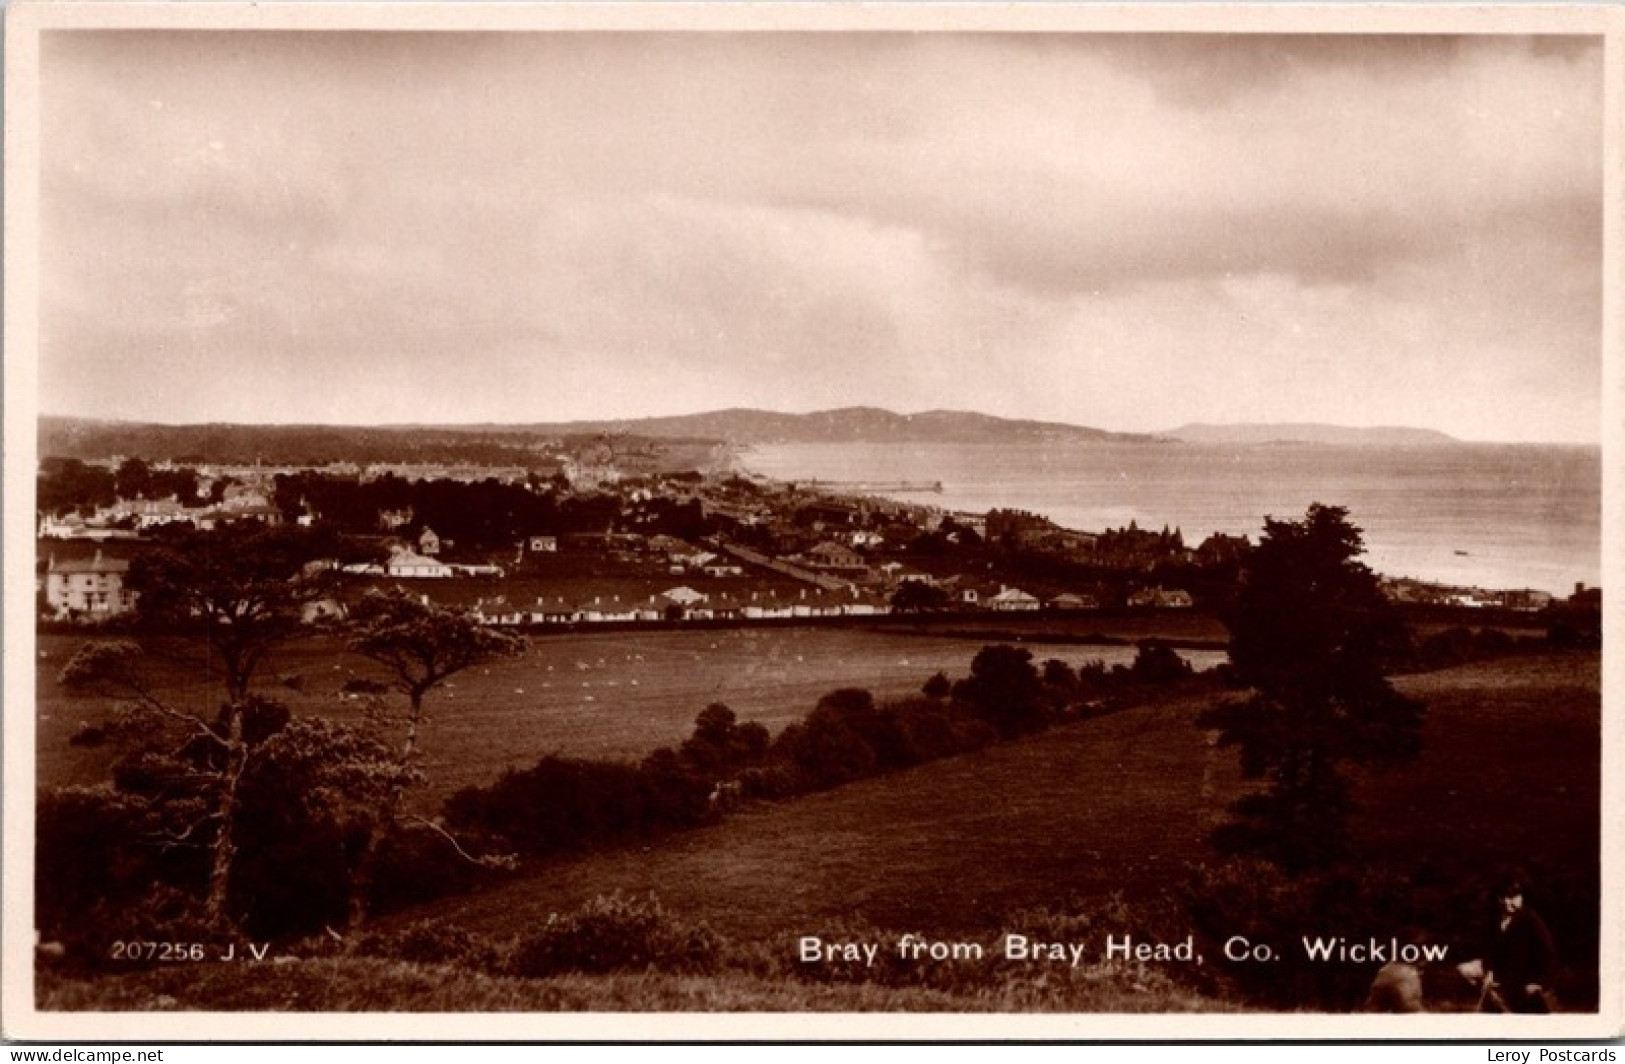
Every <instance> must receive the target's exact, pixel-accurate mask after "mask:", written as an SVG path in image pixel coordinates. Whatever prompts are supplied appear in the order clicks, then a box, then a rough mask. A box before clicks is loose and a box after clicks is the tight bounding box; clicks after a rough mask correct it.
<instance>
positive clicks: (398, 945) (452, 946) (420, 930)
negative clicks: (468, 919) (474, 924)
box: [356, 920, 504, 972]
mask: <svg viewBox="0 0 1625 1064" xmlns="http://www.w3.org/2000/svg"><path fill="white" fill-rule="evenodd" d="M356 952H358V953H361V954H363V955H366V956H370V957H387V958H389V959H391V960H399V961H408V962H410V963H413V964H447V965H455V966H457V967H459V968H468V969H471V970H473V971H481V972H494V971H496V970H497V969H498V968H499V967H500V966H501V964H502V962H503V960H504V950H503V948H502V947H501V946H500V945H498V944H497V943H495V942H492V941H491V940H490V939H488V938H485V937H484V936H482V935H476V934H474V933H473V932H471V931H468V930H466V929H464V928H461V927H458V926H456V925H454V924H443V923H440V922H439V921H437V920H425V921H422V922H421V923H415V924H412V925H410V926H408V927H405V928H402V929H401V930H399V931H389V932H383V933H370V934H367V935H365V936H363V937H362V939H361V940H360V942H358V943H357V945H356Z"/></svg>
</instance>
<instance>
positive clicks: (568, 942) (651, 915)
mask: <svg viewBox="0 0 1625 1064" xmlns="http://www.w3.org/2000/svg"><path fill="white" fill-rule="evenodd" d="M721 954H722V941H721V939H719V938H718V937H717V936H716V935H715V934H714V933H713V932H712V931H711V930H710V928H708V927H706V926H705V925H703V924H688V923H685V922H683V921H681V920H678V919H676V918H675V917H672V916H669V915H667V913H666V912H665V910H664V909H662V908H661V905H660V902H659V901H658V900H657V899H656V898H655V897H654V896H653V895H650V896H648V897H643V898H629V897H626V896H624V895H622V894H619V893H617V894H613V895H610V896H607V897H606V896H604V895H599V896H598V897H596V898H594V899H593V900H592V901H590V902H588V903H586V904H585V905H583V906H582V907H581V908H579V909H577V910H576V911H575V912H572V913H569V914H567V915H565V916H554V917H552V918H550V919H549V920H548V923H547V926H545V927H544V928H542V930H540V931H538V932H536V933H534V934H532V935H528V936H525V937H524V938H522V939H520V941H519V944H518V946H517V947H516V948H515V950H514V955H513V960H512V962H511V971H512V974H514V975H519V976H526V977H533V978H539V977H546V976H551V975H558V974H561V973H564V972H589V973H592V972H612V971H625V970H631V971H643V970H648V969H653V970H656V971H664V972H688V973H706V972H713V971H715V970H716V969H717V967H718V964H719V962H720V959H721Z"/></svg>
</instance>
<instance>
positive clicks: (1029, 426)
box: [39, 407, 1153, 464]
mask: <svg viewBox="0 0 1625 1064" xmlns="http://www.w3.org/2000/svg"><path fill="white" fill-rule="evenodd" d="M598 435H614V436H632V437H640V438H657V439H664V440H685V441H716V442H726V443H734V444H755V443H852V442H866V443H1031V442H1036V441H1059V442H1079V441H1082V442H1100V441H1119V442H1123V441H1130V442H1151V441H1152V440H1153V437H1150V436H1135V435H1125V434H1120V433H1111V432H1104V431H1102V430H1100V429H1091V428H1084V427H1081V426H1078V425H1063V424H1058V423H1054V422H1043V421H1011V420H1006V419H1004V418H996V417H989V416H987V415H985V414H971V413H962V412H956V411H947V410H932V411H928V412H926V413H921V414H894V413H892V412H891V411H888V410H877V409H873V408H869V407H850V408H847V409H844V410H825V411H821V412H818V413H813V414H781V413H775V412H773V411H768V410H718V411H713V412H711V413H704V414H689V415H685V416H680V417H659V418H639V419H635V420H623V421H569V422H554V423H537V424H528V425H495V424H484V425H372V426H364V425H233V424H208V425H158V424H145V423H141V422H133V421H93V420H88V419H84V418H70V417H42V418H40V420H39V447H40V454H41V455H42V456H45V457H64V458H105V457H109V456H112V455H128V456H136V457H141V458H146V459H163V458H181V457H190V458H195V459H200V460H205V461H214V462H252V461H256V460H258V461H263V462H267V463H271V464H298V463H307V462H309V463H315V462H320V461H328V460H340V459H342V460H348V461H355V462H400V461H476V462H489V463H497V464H500V463H503V462H522V461H523V460H524V456H526V455H527V454H529V453H531V452H534V451H536V450H537V449H539V448H541V447H543V446H544V445H547V444H549V443H554V442H557V441H560V440H563V439H566V438H568V437H583V436H598Z"/></svg>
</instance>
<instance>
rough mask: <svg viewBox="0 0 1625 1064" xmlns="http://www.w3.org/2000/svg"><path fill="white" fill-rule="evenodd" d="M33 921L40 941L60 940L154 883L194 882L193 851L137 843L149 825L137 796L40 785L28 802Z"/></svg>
mask: <svg viewBox="0 0 1625 1064" xmlns="http://www.w3.org/2000/svg"><path fill="white" fill-rule="evenodd" d="M35 825H36V849H35V859H34V906H35V909H34V926H35V927H37V928H38V929H39V932H40V935H41V937H42V938H44V939H46V940H65V939H67V938H70V937H74V936H76V935H79V934H82V933H83V931H84V929H85V928H86V927H87V926H88V925H91V924H95V923H100V921H95V920H91V919H90V918H89V917H88V915H87V914H89V913H90V912H91V911H92V910H98V911H101V912H104V913H106V914H107V915H108V916H110V917H113V918H114V921H113V923H111V924H109V925H107V926H110V927H118V926H119V923H118V919H119V915H118V914H120V913H123V912H125V911H126V910H131V911H133V910H135V909H137V908H140V907H141V903H142V899H144V898H145V897H146V895H147V894H148V892H149V891H150V890H151V889H152V888H153V886H154V885H155V884H159V883H163V882H164V881H166V880H168V881H173V882H175V883H180V884H187V885H190V886H191V887H193V888H194V889H195V888H197V887H199V886H201V884H202V880H203V875H204V870H205V865H204V863H203V862H202V861H201V860H199V859H198V856H197V853H196V851H193V850H190V849H182V848H171V849H167V850H166V849H165V848H164V847H162V846H160V845H158V844H157V843H156V842H151V843H147V842H144V840H145V839H146V837H147V835H148V834H149V831H150V830H151V822H150V810H149V808H148V806H147V803H146V802H145V801H143V800H142V799H140V798H138V797H135V796H132V795H127V794H120V793H118V792H117V791H114V790H113V789H112V788H110V787H59V788H52V789H48V790H44V791H41V792H40V794H39V799H38V804H37V805H36V808H35Z"/></svg>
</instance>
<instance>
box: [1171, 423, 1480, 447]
mask: <svg viewBox="0 0 1625 1064" xmlns="http://www.w3.org/2000/svg"><path fill="white" fill-rule="evenodd" d="M1158 435H1159V436H1163V437H1166V438H1168V439H1171V440H1179V441H1180V442H1181V443H1222V444H1239V445H1244V446H1245V445H1257V444H1272V443H1321V444H1335V445H1337V446H1341V447H1432V446H1439V445H1441V444H1452V443H1460V442H1461V441H1460V440H1458V439H1456V438H1455V437H1454V436H1447V435H1445V434H1444V433H1442V432H1435V431H1434V430H1432V429H1413V428H1402V427H1398V426H1391V425H1377V426H1372V427H1370V428H1352V427H1349V426H1346V425H1322V424H1316V423H1311V422H1277V423H1273V424H1234V425H1203V424H1193V425H1181V426H1180V427H1179V428H1177V429H1170V430H1169V431H1167V432H1161V433H1158Z"/></svg>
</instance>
